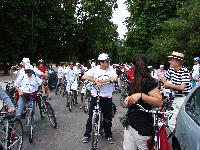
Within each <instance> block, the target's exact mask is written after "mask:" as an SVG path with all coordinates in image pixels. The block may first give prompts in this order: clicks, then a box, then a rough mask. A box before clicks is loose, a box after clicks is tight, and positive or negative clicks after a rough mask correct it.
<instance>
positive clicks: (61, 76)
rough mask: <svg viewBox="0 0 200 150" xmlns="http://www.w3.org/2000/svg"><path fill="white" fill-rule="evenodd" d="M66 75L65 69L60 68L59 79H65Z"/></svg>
mask: <svg viewBox="0 0 200 150" xmlns="http://www.w3.org/2000/svg"><path fill="white" fill-rule="evenodd" d="M64 73H65V69H64V68H63V67H61V66H59V67H58V79H61V78H63V76H64Z"/></svg>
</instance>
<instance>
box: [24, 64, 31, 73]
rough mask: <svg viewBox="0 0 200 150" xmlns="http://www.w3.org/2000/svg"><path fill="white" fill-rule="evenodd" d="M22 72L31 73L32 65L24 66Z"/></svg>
mask: <svg viewBox="0 0 200 150" xmlns="http://www.w3.org/2000/svg"><path fill="white" fill-rule="evenodd" d="M24 71H25V72H28V71H33V66H32V65H26V66H25V67H24Z"/></svg>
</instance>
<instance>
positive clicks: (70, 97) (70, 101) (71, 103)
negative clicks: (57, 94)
mask: <svg viewBox="0 0 200 150" xmlns="http://www.w3.org/2000/svg"><path fill="white" fill-rule="evenodd" d="M68 95H69V96H68V102H69V111H70V112H72V107H73V98H72V95H71V93H69V94H68Z"/></svg>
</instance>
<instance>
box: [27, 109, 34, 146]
mask: <svg viewBox="0 0 200 150" xmlns="http://www.w3.org/2000/svg"><path fill="white" fill-rule="evenodd" d="M29 115H30V118H29V119H30V122H29V123H30V124H29V131H28V133H29V143H32V142H33V129H34V120H33V114H32V111H30V112H29Z"/></svg>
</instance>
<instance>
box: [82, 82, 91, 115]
mask: <svg viewBox="0 0 200 150" xmlns="http://www.w3.org/2000/svg"><path fill="white" fill-rule="evenodd" d="M90 90H91V84H90V83H89V82H84V84H83V87H82V89H81V94H83V105H82V106H81V107H80V108H81V109H82V108H84V112H85V113H87V112H88V110H89V105H90V101H91V91H90Z"/></svg>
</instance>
